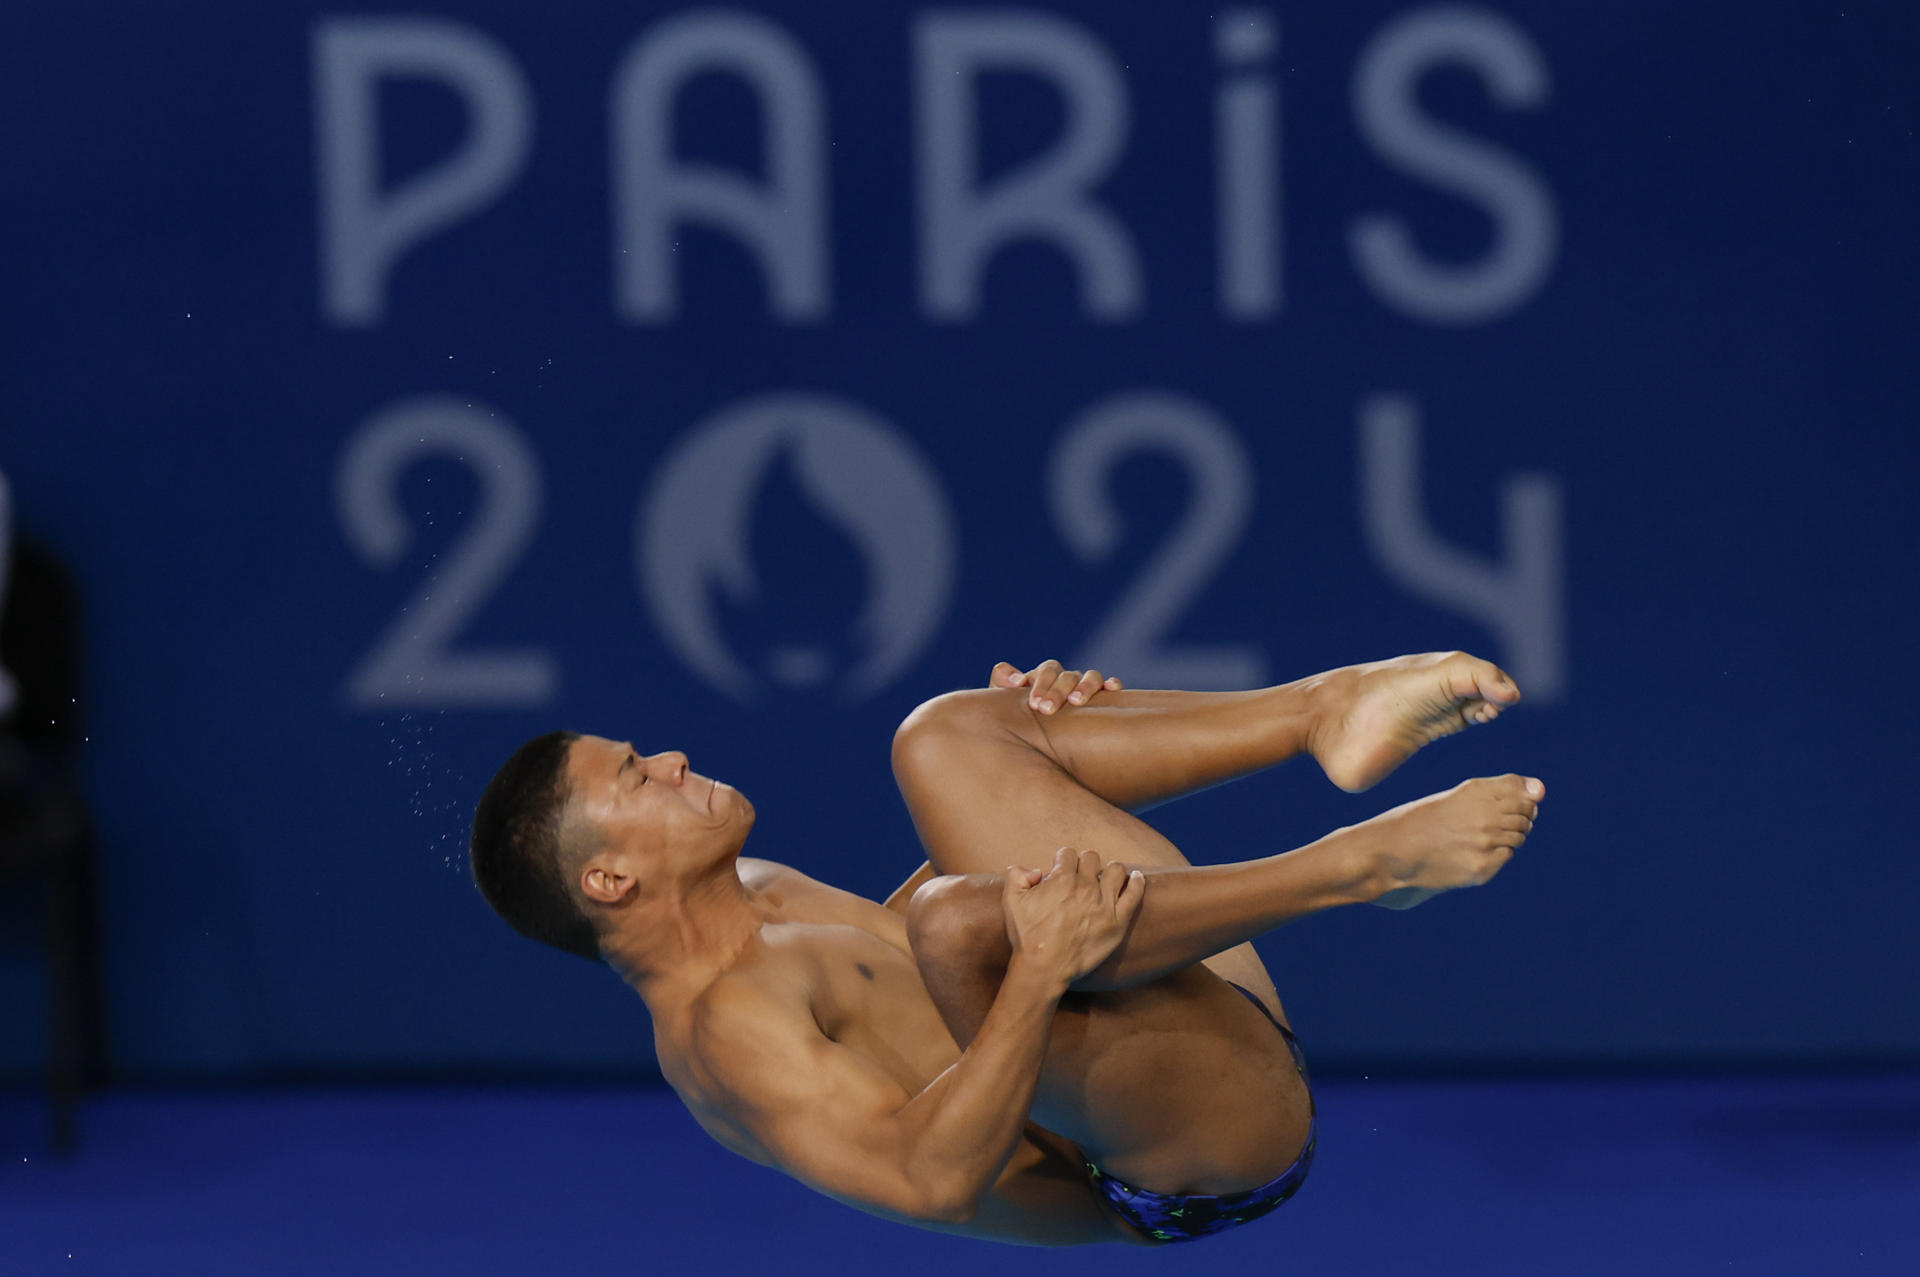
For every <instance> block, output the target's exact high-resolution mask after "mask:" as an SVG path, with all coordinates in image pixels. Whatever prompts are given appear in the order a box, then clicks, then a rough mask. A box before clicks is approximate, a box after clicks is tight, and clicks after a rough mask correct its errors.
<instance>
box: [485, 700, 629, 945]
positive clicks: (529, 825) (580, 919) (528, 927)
mask: <svg viewBox="0 0 1920 1277" xmlns="http://www.w3.org/2000/svg"><path fill="white" fill-rule="evenodd" d="M579 739H580V736H579V733H577V732H548V733H547V734H546V735H545V736H536V737H534V738H533V739H532V740H530V741H528V742H527V743H526V744H524V745H522V746H521V747H520V748H519V749H517V750H515V751H514V753H513V757H512V758H509V759H508V760H507V761H506V765H505V766H503V767H501V769H500V770H499V771H497V772H495V773H494V774H493V779H492V780H490V781H488V782H487V789H486V792H485V793H483V794H481V795H480V805H479V806H478V807H476V808H475V809H474V813H473V839H472V842H471V843H470V844H469V851H470V859H471V861H472V864H473V881H474V885H475V886H477V887H479V888H480V894H481V895H482V896H485V897H486V900H487V903H488V904H490V905H492V906H493V911H494V912H495V913H497V914H499V915H500V916H501V917H502V918H505V919H506V920H507V922H508V924H509V925H511V926H512V927H513V929H514V930H515V931H518V932H519V933H520V934H521V935H523V936H526V937H527V938H528V939H530V940H538V941H540V942H541V943H542V944H550V945H552V946H553V947H554V948H556V949H565V950H566V951H567V952H568V953H574V954H578V955H579V956H581V957H583V958H588V959H590V960H592V961H594V962H600V961H602V958H601V956H600V938H599V935H598V933H597V932H596V931H595V930H594V926H593V922H592V920H591V919H589V918H588V917H587V915H586V914H585V913H583V912H582V911H581V909H580V905H579V903H578V902H577V901H576V900H575V899H574V897H573V893H572V892H571V891H570V890H569V889H568V885H567V865H566V863H565V862H566V859H567V858H566V856H565V855H564V854H563V850H562V847H561V828H562V826H563V825H564V823H565V816H566V809H567V799H568V798H570V797H571V796H572V789H573V787H572V784H571V783H570V782H569V780H568V778H567V757H568V754H569V751H571V750H572V748H573V742H575V741H577V740H579Z"/></svg>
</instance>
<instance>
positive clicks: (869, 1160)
mask: <svg viewBox="0 0 1920 1277" xmlns="http://www.w3.org/2000/svg"><path fill="white" fill-rule="evenodd" d="M1065 989H1066V983H1065V982H1064V981H1063V980H1060V979H1058V978H1057V977H1056V976H1054V975H1051V974H1049V973H1048V972H1047V971H1046V970H1044V969H1043V968H1042V967H1041V965H1040V964H1037V963H1026V962H1020V961H1015V962H1014V963H1013V965H1012V966H1011V967H1010V968H1009V969H1008V974H1007V979H1006V981H1005V982H1004V983H1003V984H1002V986H1001V989H1000V993H999V996H998V997H997V998H996V999H995V1001H994V1004H993V1008H992V1010H991V1011H990V1012H989V1013H988V1015H987V1019H986V1022H985V1023H984V1024H983V1025H982V1026H981V1029H980V1032H979V1034H978V1035H977V1036H976V1037H975V1038H974V1039H973V1041H972V1043H971V1044H970V1045H969V1046H968V1048H967V1050H966V1051H965V1052H964V1053H963V1054H962V1055H961V1057H960V1059H959V1060H957V1061H956V1062H955V1063H954V1064H953V1065H952V1066H951V1067H949V1068H948V1069H947V1070H946V1071H945V1072H943V1073H941V1074H940V1076H938V1077H937V1078H935V1079H934V1080H933V1081H932V1082H931V1083H930V1084H929V1085H928V1086H927V1087H926V1089H925V1090H923V1091H921V1092H920V1093H919V1094H918V1095H908V1094H907V1093H906V1091H905V1090H903V1089H902V1088H901V1087H900V1086H899V1084H898V1083H896V1082H895V1081H894V1080H893V1079H892V1078H890V1077H889V1076H888V1075H887V1074H886V1073H885V1072H883V1071H882V1070H881V1069H880V1068H879V1066H878V1065H876V1064H875V1063H874V1062H873V1061H871V1060H870V1059H868V1058H866V1057H865V1056H863V1055H860V1054H859V1053H857V1052H855V1051H852V1050H850V1049H848V1048H847V1047H844V1046H841V1045H839V1044H838V1043H835V1042H833V1041H830V1040H829V1039H828V1038H826V1037H825V1036H824V1035H823V1034H822V1033H821V1032H820V1030H819V1027H818V1026H817V1025H816V1024H815V1023H814V1021H813V1017H812V1014H811V1012H810V1011H809V1010H808V1009H807V1007H806V1006H805V1005H804V1003H802V1002H800V1001H799V1000H797V999H794V998H792V997H790V996H789V997H783V996H782V995H780V994H777V993H773V992H770V991H768V990H766V989H763V988H760V987H756V986H751V985H733V986H730V987H724V988H716V989H715V990H714V992H713V994H711V995H710V997H709V1005H708V1006H707V1008H706V1009H705V1010H704V1011H703V1013H702V1016H701V1018H700V1022H699V1026H698V1029H697V1035H698V1036H697V1045H698V1050H699V1054H700V1060H701V1066H702V1069H703V1071H704V1073H705V1074H706V1075H707V1081H708V1082H709V1083H710V1084H711V1086H712V1089H713V1092H714V1099H715V1100H717V1101H718V1102H719V1103H720V1104H721V1105H722V1106H723V1107H724V1108H726V1109H727V1110H728V1112H729V1114H730V1116H731V1117H732V1118H733V1119H734V1121H736V1122H737V1123H739V1124H740V1125H741V1126H742V1127H744V1128H745V1129H746V1131H747V1132H748V1133H749V1134H750V1135H751V1136H752V1137H753V1139H754V1140H755V1141H756V1142H758V1143H759V1145H760V1146H761V1147H762V1148H763V1149H765V1150H766V1152H767V1154H768V1156H769V1157H770V1158H772V1160H773V1161H774V1162H775V1163H777V1164H778V1165H779V1166H780V1167H781V1169H783V1170H785V1171H786V1172H787V1173H788V1174H790V1175H792V1176H794V1177H795V1178H796V1179H799V1180H801V1181H802V1182H804V1183H806V1184H808V1185H810V1186H812V1187H813V1188H816V1189H818V1190H820V1191H821V1192H823V1193H826V1194H828V1195H829V1196H832V1197H835V1198H838V1199H840V1200H841V1201H844V1202H847V1203H849V1204H850V1205H854V1206H858V1207H860V1208H861V1209H863V1210H867V1211H871V1212H874V1213H876V1214H883V1215H892V1216H897V1217H906V1218H909V1219H914V1220H921V1221H940V1222H962V1221H965V1220H967V1219H970V1218H971V1217H972V1216H973V1214H974V1212H975V1211H976V1210H977V1209H978V1207H979V1204H980V1200H981V1198H982V1197H983V1196H984V1195H985V1194H986V1192H987V1190H988V1189H989V1188H990V1187H992V1185H993V1183H994V1181H995V1179H996V1178H997V1177H998V1176H999V1174H1000V1171H1001V1169H1002V1168H1003V1167H1004V1166H1005V1165H1006V1163H1007V1160H1008V1158H1009V1157H1010V1156H1012V1154H1013V1151H1014V1147H1015V1144H1016V1142H1017V1141H1018V1140H1019V1138H1020V1132H1021V1129H1022V1126H1023V1125H1024V1123H1025V1121H1026V1118H1027V1111H1028V1110H1029V1109H1030V1108H1031V1107H1032V1105H1033V1095H1034V1089H1035V1087H1036V1085H1037V1084H1038V1081H1039V1076H1040V1065H1041V1062H1042V1059H1043V1057H1044V1056H1045V1053H1046V1042H1047V1032H1048V1029H1049V1027H1050V1025H1051V1023H1052V1019H1053V1012H1054V1009H1055V1007H1056V1005H1057V1004H1058V1002H1059V999H1060V995H1061V994H1062V993H1063V992H1064V991H1065Z"/></svg>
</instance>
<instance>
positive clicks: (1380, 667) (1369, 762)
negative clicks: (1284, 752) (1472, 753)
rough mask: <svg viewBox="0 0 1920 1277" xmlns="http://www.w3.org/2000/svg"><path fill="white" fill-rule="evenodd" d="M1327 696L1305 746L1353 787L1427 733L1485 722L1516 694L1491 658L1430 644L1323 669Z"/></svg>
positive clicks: (1365, 784) (1331, 776) (1435, 735)
mask: <svg viewBox="0 0 1920 1277" xmlns="http://www.w3.org/2000/svg"><path fill="white" fill-rule="evenodd" d="M1320 678H1321V680H1323V681H1322V682H1321V683H1320V686H1319V687H1317V688H1316V689H1315V691H1316V693H1317V694H1318V695H1319V696H1321V697H1323V698H1324V700H1325V708H1324V709H1323V710H1322V711H1321V713H1320V722H1319V725H1317V726H1316V727H1315V728H1314V729H1313V731H1312V732H1311V733H1310V734H1309V739H1310V741H1311V743H1310V745H1309V749H1310V750H1311V751H1312V753H1313V756H1314V758H1315V759H1317V760H1318V761H1319V763H1320V768H1321V770H1322V771H1324V772H1326V774H1327V779H1328V780H1331V781H1332V782H1333V783H1334V784H1336V785H1338V786H1340V788H1342V789H1344V790H1346V791H1347V792H1348V793H1354V794H1357V793H1359V792H1360V791H1361V790H1363V789H1371V788H1373V787H1374V786H1375V785H1377V784H1379V783H1380V782H1381V781H1382V780H1385V779H1386V777H1387V775H1388V773H1390V772H1391V771H1393V769H1394V768H1396V767H1398V766H1399V765H1400V764H1401V763H1404V762H1406V761H1407V759H1409V758H1411V757H1413V753H1414V751H1415V750H1417V749H1419V748H1420V747H1421V746H1422V745H1425V744H1426V743H1427V742H1428V741H1435V740H1439V739H1440V738H1441V737H1442V736H1451V735H1453V734H1454V733H1455V732H1457V731H1461V730H1463V729H1464V728H1466V727H1467V726H1469V725H1470V724H1474V723H1490V722H1492V721H1493V720H1494V719H1495V718H1497V717H1498V716H1499V714H1500V711H1501V710H1503V709H1505V708H1506V707H1507V706H1509V705H1512V704H1514V703H1516V702H1517V701H1519V699H1520V689H1519V688H1518V687H1515V686H1514V683H1513V680H1512V679H1511V678H1508V677H1507V675H1506V672H1505V671H1504V670H1502V669H1501V668H1500V667H1499V666H1498V665H1495V664H1494V663H1493V662H1492V661H1483V660H1481V659H1480V658H1479V657H1477V656H1469V655H1467V654H1466V653H1465V652H1428V653H1426V654H1425V655H1422V656H1401V657H1396V658H1394V659H1393V660H1391V661H1375V662H1373V663H1372V664H1370V665H1349V666H1348V667H1347V668H1345V669H1340V670H1334V671H1332V672H1331V673H1328V674H1323V675H1321V676H1320Z"/></svg>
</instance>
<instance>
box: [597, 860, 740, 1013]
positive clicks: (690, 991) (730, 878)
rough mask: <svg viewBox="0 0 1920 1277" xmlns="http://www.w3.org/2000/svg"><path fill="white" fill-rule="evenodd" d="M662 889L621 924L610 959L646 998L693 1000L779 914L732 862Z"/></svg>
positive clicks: (609, 951) (610, 947)
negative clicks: (744, 881)
mask: <svg viewBox="0 0 1920 1277" xmlns="http://www.w3.org/2000/svg"><path fill="white" fill-rule="evenodd" d="M718 868H720V871H719V872H714V873H710V874H707V875H704V876H702V877H700V878H698V879H694V880H692V881H689V882H685V883H678V884H674V885H672V886H671V887H669V888H667V889H665V890H663V891H662V892H661V894H660V896H659V897H658V898H656V899H652V900H648V901H646V902H644V903H643V904H642V905H641V906H640V907H639V908H638V909H636V910H635V911H633V913H632V915H631V916H630V917H628V918H626V919H623V920H622V923H621V926H620V929H619V935H618V937H617V938H615V939H614V940H613V941H612V943H611V944H608V945H606V946H605V949H606V957H607V961H608V962H609V963H610V964H611V965H612V966H613V968H614V970H616V971H618V972H619V973H620V975H621V978H623V979H624V980H626V982H627V983H628V984H630V985H632V986H633V987H634V989H635V990H637V991H638V992H639V994H640V996H641V997H643V998H645V999H646V1000H647V1004H648V1005H649V1006H654V1005H655V1004H656V1003H670V1002H681V1001H688V1000H691V999H692V998H695V997H697V996H699V995H700V994H701V993H703V992H705V991H706V990H707V988H708V987H710V986H711V985H712V984H713V982H714V981H715V980H717V979H719V978H720V977H721V976H722V975H724V974H725V973H726V972H727V971H729V970H731V969H732V968H733V967H734V966H735V965H737V964H738V963H739V961H740V959H741V958H742V956H743V955H745V954H746V952H747V951H748V950H749V949H750V948H752V947H753V946H754V945H755V944H756V943H757V942H758V940H759V936H760V928H761V927H762V926H764V925H765V924H766V923H768V922H771V921H774V911H773V909H772V908H771V906H769V905H768V904H767V903H766V902H765V901H764V900H763V899H761V897H760V895H759V893H758V892H755V891H753V890H752V889H751V888H749V887H748V886H747V885H746V884H745V883H743V882H741V881H740V875H739V872H738V870H737V868H736V864H735V862H734V861H731V860H729V861H728V862H727V863H726V865H725V866H724V867H718Z"/></svg>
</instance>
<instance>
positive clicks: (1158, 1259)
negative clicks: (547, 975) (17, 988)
mask: <svg viewBox="0 0 1920 1277" xmlns="http://www.w3.org/2000/svg"><path fill="white" fill-rule="evenodd" d="M1319 1091H1320V1103H1321V1136H1320V1155H1319V1159H1318V1161H1317V1162H1316V1164H1315V1167H1314V1171H1313V1176H1312V1178H1311V1179H1310V1180H1309V1181H1308V1183H1307V1185H1306V1187H1305V1188H1304V1189H1303V1190H1302V1191H1301V1194H1300V1196H1298V1197H1297V1198H1295V1199H1294V1200H1293V1201H1292V1202H1291V1203H1289V1204H1288V1205H1286V1206H1285V1207H1283V1208H1282V1209H1281V1210H1280V1211H1279V1212H1278V1213H1276V1214H1275V1215H1273V1216H1270V1217H1268V1218H1267V1219H1266V1220H1264V1221H1261V1222H1259V1223H1257V1224H1254V1225H1251V1226H1249V1227H1247V1228H1243V1229H1240V1230H1238V1231H1237V1232H1233V1233H1230V1234H1226V1235H1224V1236H1221V1237H1217V1238H1212V1239H1209V1240H1207V1241H1203V1242H1200V1243H1197V1244H1195V1245H1191V1246H1184V1247H1176V1248H1169V1249H1163V1250H1155V1251H1140V1250H1130V1249H1127V1248H1124V1247H1095V1248H1085V1249H1081V1250H1077V1251H1068V1252H1046V1251H1034V1250H1021V1249H1015V1248H1009V1247H999V1246H993V1245H990V1244H987V1243H981V1242H969V1241H964V1240H956V1239H953V1238H948V1237H941V1236H936V1235H933V1234H928V1233H921V1232H917V1231H914V1230H911V1229H908V1228H905V1227H902V1226H900V1225H896V1224H891V1223H887V1222H884V1221H881V1220H875V1219H871V1218H868V1217H866V1216H863V1215H860V1214H857V1213H856V1212H854V1211H852V1210H849V1209H848V1208H846V1207H844V1206H840V1205H838V1204H836V1203H833V1202H830V1201H827V1200H825V1199H823V1198H819V1197H816V1196H815V1195H813V1194H812V1193H810V1192H808V1191H807V1190H806V1189H803V1188H801V1187H800V1186H799V1185H797V1184H795V1183H793V1182H791V1181H789V1180H787V1179H785V1178H783V1177H781V1176H779V1175H776V1174H774V1173H772V1172H770V1171H767V1170H764V1169H762V1168H760V1167H757V1166H754V1165H752V1164H750V1163H748V1162H745V1161H742V1160H740V1159H738V1158H736V1157H733V1156H731V1155H730V1154H728V1153H726V1152H724V1151H723V1150H721V1149H720V1148H719V1147H718V1146H717V1145H715V1144H713V1143H712V1142H711V1141H710V1140H708V1139H707V1138H706V1136H705V1135H703V1134H702V1133H701V1132H700V1130H699V1129H698V1128H697V1127H696V1126H695V1125H694V1124H693V1121H692V1120H691V1119H690V1118H689V1117H687V1116H686V1114H685V1113H684V1112H682V1111H681V1109H680V1108H679V1106H678V1104H677V1102H676V1101H675V1100H674V1098H673V1096H672V1095H671V1094H670V1093H669V1092H666V1091H653V1090H640V1089H635V1090H614V1089H603V1090H531V1089H510V1088H500V1089H487V1090H477V1089H467V1090H462V1089H453V1090H428V1089H409V1088H388V1089H379V1090H363V1091H352V1090H333V1091H329V1090H321V1091H304V1092H243V1093H234V1094H228V1093H200V1092H139V1091H134V1092H116V1093H111V1094H108V1095H105V1096H101V1097H98V1098H96V1099H95V1100H93V1101H92V1102H91V1103H90V1104H89V1105H88V1106H87V1110H86V1143H85V1147H84V1149H83V1151H82V1152H81V1154H80V1155H79V1156H77V1157H76V1158H73V1159H71V1160H67V1161H59V1160H55V1159H52V1158H50V1157H49V1156H47V1155H46V1154H45V1153H44V1152H43V1151H42V1149H43V1126H44V1120H45V1119H44V1112H43V1109H42V1107H41V1104H40V1101H39V1098H38V1097H37V1096H35V1095H33V1094H31V1093H23V1092H12V1093H6V1094H0V1150H4V1164H0V1273H4V1274H6V1275H7V1277H13V1275H14V1274H21V1275H23V1277H38V1275H39V1274H110V1275H111V1277H145V1275H148V1274H152V1275H154V1277H160V1275H164V1274H174V1273H181V1274H194V1275H195V1277H224V1275H226V1274H233V1275H235V1277H241V1275H244V1277H261V1275H263V1274H313V1275H315V1277H320V1275H322V1274H324V1275H325V1277H338V1275H340V1274H369V1275H380V1274H396V1275H397V1274H407V1277H418V1275H420V1274H440V1273H446V1274H459V1275H460V1277H490V1275H492V1274H539V1275H543V1277H544V1275H545V1274H556V1275H565V1277H598V1275H600V1274H606V1275H608V1277H613V1275H616V1274H617V1275H618V1277H650V1275H652V1274H682V1273H686V1274H721V1275H726V1274H734V1273H740V1274H782V1275H784V1274H811V1273H821V1274H826V1273H832V1274H835V1275H836V1277H843V1275H845V1274H868V1273H885V1274H896V1273H898V1274H904V1275H906V1277H937V1274H941V1273H963V1272H964V1273H969V1274H978V1273H981V1272H991V1273H992V1274H993V1277H1020V1275H1022V1274H1042V1273H1044V1274H1049V1277H1053V1275H1056V1274H1062V1273H1080V1272H1085V1273H1099V1274H1103V1275H1104V1274H1131V1273H1179V1274H1186V1273H1223V1274H1243V1273H1250V1272H1258V1273H1300V1274H1312V1275H1313V1277H1340V1275H1342V1274H1368V1275H1372V1274H1451V1273H1460V1274H1468V1273H1471V1274H1475V1275H1476V1277H1486V1275H1491V1274H1529V1275H1532V1274H1551V1275H1554V1277H1563V1275H1564V1277H1577V1275H1580V1274H1620V1273H1633V1274H1694V1273H1747V1274H1754V1273H1762V1274H1774V1273H1778V1274H1793V1275H1794V1277H1824V1275H1825V1274H1886V1275H1887V1277H1914V1275H1915V1274H1920V1079H1916V1078H1904V1079H1902V1078H1882V1079H1872V1080H1862V1079H1851V1080H1841V1079H1834V1080H1800V1081H1751V1080H1747V1081H1658V1082H1648V1081H1606V1082H1595V1081H1580V1082H1569V1081H1562V1082H1546V1081H1541V1082H1506V1083H1491V1082H1474V1083H1445V1084H1441V1083H1423V1084H1410V1083H1386V1082H1364V1081H1345V1082H1330V1083H1325V1084H1323V1085H1322V1086H1321V1087H1320V1088H1319Z"/></svg>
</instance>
